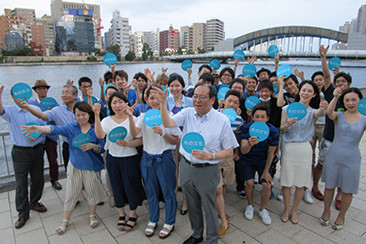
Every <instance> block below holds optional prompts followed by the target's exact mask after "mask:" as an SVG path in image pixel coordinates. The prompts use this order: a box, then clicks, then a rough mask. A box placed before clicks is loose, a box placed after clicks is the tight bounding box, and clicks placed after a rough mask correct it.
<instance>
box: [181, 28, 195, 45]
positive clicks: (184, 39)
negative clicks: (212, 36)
mask: <svg viewBox="0 0 366 244" xmlns="http://www.w3.org/2000/svg"><path fill="white" fill-rule="evenodd" d="M191 28H192V27H189V26H188V25H186V26H182V27H180V32H179V46H180V47H182V46H183V47H185V48H186V49H189V37H190V31H192V30H191Z"/></svg>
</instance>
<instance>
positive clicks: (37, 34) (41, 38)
mask: <svg viewBox="0 0 366 244" xmlns="http://www.w3.org/2000/svg"><path fill="white" fill-rule="evenodd" d="M31 33H32V43H33V46H41V47H42V52H43V56H45V55H46V52H45V51H44V50H45V48H46V42H45V30H44V26H43V25H42V24H34V25H31Z"/></svg>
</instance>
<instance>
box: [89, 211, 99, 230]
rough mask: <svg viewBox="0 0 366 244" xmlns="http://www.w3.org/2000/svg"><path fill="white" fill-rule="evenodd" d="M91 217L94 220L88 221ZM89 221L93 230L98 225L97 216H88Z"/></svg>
mask: <svg viewBox="0 0 366 244" xmlns="http://www.w3.org/2000/svg"><path fill="white" fill-rule="evenodd" d="M93 217H94V218H95V220H90V218H93ZM89 220H90V227H92V228H95V227H97V226H98V225H99V222H98V219H97V216H95V214H91V215H89Z"/></svg>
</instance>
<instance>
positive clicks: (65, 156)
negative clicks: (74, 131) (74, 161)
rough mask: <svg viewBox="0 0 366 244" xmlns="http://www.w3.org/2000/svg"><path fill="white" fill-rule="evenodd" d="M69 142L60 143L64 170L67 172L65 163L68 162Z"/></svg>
mask: <svg viewBox="0 0 366 244" xmlns="http://www.w3.org/2000/svg"><path fill="white" fill-rule="evenodd" d="M69 156H70V153H69V143H67V142H65V141H64V143H63V144H62V159H63V160H64V165H65V172H67V165H68V163H69Z"/></svg>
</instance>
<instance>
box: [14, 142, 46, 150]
mask: <svg viewBox="0 0 366 244" xmlns="http://www.w3.org/2000/svg"><path fill="white" fill-rule="evenodd" d="M41 146H43V144H42V143H38V144H37V145H35V146H34V147H22V146H17V145H14V148H17V149H28V150H35V149H37V148H39V147H41Z"/></svg>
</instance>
